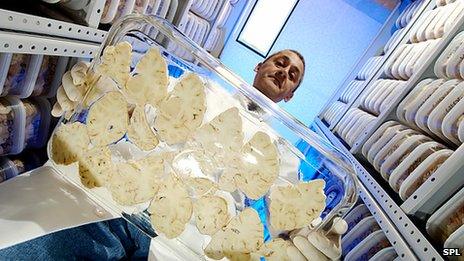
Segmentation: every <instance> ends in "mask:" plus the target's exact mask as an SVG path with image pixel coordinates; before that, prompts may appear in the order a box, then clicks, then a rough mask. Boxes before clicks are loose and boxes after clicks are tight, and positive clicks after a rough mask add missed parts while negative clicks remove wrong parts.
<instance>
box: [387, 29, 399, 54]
mask: <svg viewBox="0 0 464 261" xmlns="http://www.w3.org/2000/svg"><path fill="white" fill-rule="evenodd" d="M403 31H404V28H401V29H399V30H397V31H395V32H394V33H393V35H392V36H391V37H390V39H389V40H388V42H387V43H386V44H385V47H384V48H383V52H384V53H387V52H388V51H390V49H391V47H392V46H393V44H394V43H396V42H397V40H398V38H399V37H400V36H401V34H402V33H403Z"/></svg>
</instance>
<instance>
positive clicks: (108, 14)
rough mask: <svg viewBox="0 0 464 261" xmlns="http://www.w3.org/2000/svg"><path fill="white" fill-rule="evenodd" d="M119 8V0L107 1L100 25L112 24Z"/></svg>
mask: <svg viewBox="0 0 464 261" xmlns="http://www.w3.org/2000/svg"><path fill="white" fill-rule="evenodd" d="M153 1H155V0H153ZM118 6H119V0H107V1H105V7H104V8H103V13H102V17H101V19H100V23H102V24H108V23H111V22H112V21H113V19H114V17H115V16H116V11H117V10H118Z"/></svg>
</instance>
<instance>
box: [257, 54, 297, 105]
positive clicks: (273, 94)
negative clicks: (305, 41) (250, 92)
mask: <svg viewBox="0 0 464 261" xmlns="http://www.w3.org/2000/svg"><path fill="white" fill-rule="evenodd" d="M304 70H305V60H304V58H303V56H302V55H301V54H300V53H298V52H297V51H295V50H288V49H287V50H283V51H280V52H277V53H274V54H272V55H271V56H269V57H268V58H267V59H266V60H264V61H263V62H261V63H259V64H258V65H256V67H255V72H256V75H255V79H254V81H253V86H254V87H255V88H256V89H258V90H259V91H260V92H261V93H263V94H264V95H266V96H267V97H268V98H269V99H271V100H272V101H273V102H280V101H282V100H284V101H285V102H288V101H290V100H291V99H292V97H293V95H294V93H295V91H296V89H297V88H298V86H300V84H301V82H302V81H303V76H304Z"/></svg>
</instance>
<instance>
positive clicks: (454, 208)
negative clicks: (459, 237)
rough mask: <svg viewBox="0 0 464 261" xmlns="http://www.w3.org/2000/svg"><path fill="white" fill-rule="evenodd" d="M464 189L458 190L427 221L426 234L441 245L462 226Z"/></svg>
mask: <svg viewBox="0 0 464 261" xmlns="http://www.w3.org/2000/svg"><path fill="white" fill-rule="evenodd" d="M463 215H464V188H462V189H461V190H459V192H458V193H456V194H455V195H454V196H453V197H452V198H450V199H449V200H448V201H447V202H446V203H445V204H444V205H443V206H441V207H440V208H439V209H438V210H437V211H435V213H433V215H432V216H431V217H430V218H429V219H428V220H427V224H426V226H425V228H426V229H427V233H428V234H429V235H430V236H432V237H433V238H434V239H436V240H438V241H439V242H441V243H444V242H445V240H446V239H447V238H448V237H449V236H450V235H451V234H452V233H453V232H454V231H456V230H457V229H458V228H459V227H461V226H462V224H463V222H464V221H463V220H464V218H463Z"/></svg>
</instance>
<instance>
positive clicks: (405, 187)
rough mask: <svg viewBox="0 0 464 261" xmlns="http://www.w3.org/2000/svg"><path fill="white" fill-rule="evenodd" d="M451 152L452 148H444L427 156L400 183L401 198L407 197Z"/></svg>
mask: <svg viewBox="0 0 464 261" xmlns="http://www.w3.org/2000/svg"><path fill="white" fill-rule="evenodd" d="M451 154H453V151H452V150H448V149H444V150H439V151H437V152H434V153H433V154H432V155H430V156H429V157H427V159H425V160H424V161H423V162H422V163H421V164H420V165H419V166H417V168H416V169H414V171H413V172H412V173H411V174H409V176H408V177H407V178H406V179H405V180H404V181H403V183H402V184H401V187H400V190H399V194H400V197H401V199H402V200H406V199H408V198H409V197H410V196H411V195H412V194H413V193H414V191H416V190H417V189H418V188H419V187H420V186H421V185H422V184H423V183H424V182H425V181H426V180H427V179H428V178H429V177H430V176H431V175H432V174H433V173H435V171H436V170H437V169H438V168H439V167H440V166H441V164H443V162H445V161H446V160H447V159H448V158H449V156H451Z"/></svg>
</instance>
